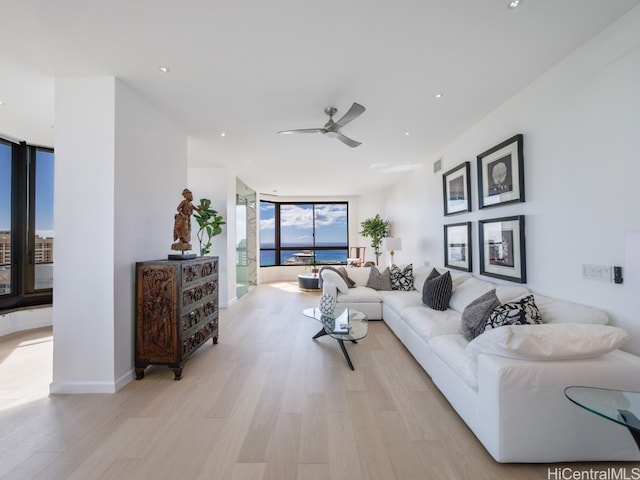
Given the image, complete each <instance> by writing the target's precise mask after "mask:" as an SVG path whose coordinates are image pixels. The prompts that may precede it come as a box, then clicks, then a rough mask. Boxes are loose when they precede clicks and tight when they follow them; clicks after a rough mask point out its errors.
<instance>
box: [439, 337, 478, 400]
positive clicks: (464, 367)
mask: <svg viewBox="0 0 640 480" xmlns="http://www.w3.org/2000/svg"><path fill="white" fill-rule="evenodd" d="M468 344H469V342H467V340H466V339H465V338H464V337H463V336H462V335H460V334H453V335H440V336H438V337H433V338H432V339H431V340H429V348H431V351H432V352H433V353H434V355H436V356H437V357H439V358H440V359H441V360H442V361H443V362H444V363H445V364H446V365H447V366H448V367H449V368H451V370H453V371H454V372H455V373H456V374H457V375H458V376H459V377H460V378H461V379H462V380H463V381H464V382H465V383H466V384H467V385H469V386H470V387H471V388H473V389H477V388H478V374H477V366H476V363H475V362H474V361H473V360H472V359H471V358H470V357H469V356H468V355H467V354H466V347H467V345H468Z"/></svg>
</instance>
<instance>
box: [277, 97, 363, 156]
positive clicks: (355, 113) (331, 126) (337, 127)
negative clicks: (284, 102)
mask: <svg viewBox="0 0 640 480" xmlns="http://www.w3.org/2000/svg"><path fill="white" fill-rule="evenodd" d="M337 111H338V109H337V108H335V107H327V108H325V109H324V113H326V114H327V115H329V121H328V122H327V123H325V124H324V127H320V128H299V129H297V130H282V131H280V132H278V133H322V134H323V135H326V136H327V137H333V138H337V139H338V140H340V141H341V142H342V143H344V144H345V145H348V146H350V147H357V146H358V145H361V142H356V141H355V140H353V139H351V138H349V137H346V136H344V135H343V134H342V133H341V130H342V127H344V126H345V125H346V124H347V123H349V122H350V121H352V120H354V119H356V118H358V117H359V116H360V115H362V113H363V112H364V111H365V108H364V107H363V106H362V105H360V104H359V103H355V102H354V104H353V105H351V108H350V109H349V111H348V112H347V113H345V114H344V115H343V116H342V118H341V119H340V120H338V121H337V122H334V121H333V116H334V115H335V114H336V112H337Z"/></svg>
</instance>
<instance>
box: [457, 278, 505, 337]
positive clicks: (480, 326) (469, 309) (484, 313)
mask: <svg viewBox="0 0 640 480" xmlns="http://www.w3.org/2000/svg"><path fill="white" fill-rule="evenodd" d="M499 306H500V300H498V297H497V296H496V289H495V288H494V289H493V290H489V291H488V292H487V293H485V294H482V295H480V296H479V297H478V298H476V299H475V300H474V301H473V302H471V303H470V304H469V305H467V306H466V307H465V309H464V310H463V312H462V322H461V323H462V325H461V327H462V335H464V338H466V339H467V340H469V341H471V340H473V339H474V338H476V337H477V336H478V335H480V334H481V333H482V332H484V327H485V325H486V323H487V319H488V318H489V314H490V313H491V312H493V310H494V309H495V308H496V307H499Z"/></svg>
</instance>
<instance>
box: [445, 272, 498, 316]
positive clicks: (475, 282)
mask: <svg viewBox="0 0 640 480" xmlns="http://www.w3.org/2000/svg"><path fill="white" fill-rule="evenodd" d="M494 288H496V286H495V285H494V284H492V283H489V282H485V281H484V280H480V279H479V278H475V277H472V278H469V279H467V280H465V281H464V282H462V283H461V284H460V285H458V286H457V287H454V288H453V292H452V293H451V300H449V308H453V309H454V310H455V311H456V312H460V313H462V312H463V311H464V309H465V307H466V306H467V305H469V304H470V303H471V302H473V301H474V300H475V299H476V298H478V297H479V296H480V295H483V294H485V293H487V292H488V291H489V290H493V289H494Z"/></svg>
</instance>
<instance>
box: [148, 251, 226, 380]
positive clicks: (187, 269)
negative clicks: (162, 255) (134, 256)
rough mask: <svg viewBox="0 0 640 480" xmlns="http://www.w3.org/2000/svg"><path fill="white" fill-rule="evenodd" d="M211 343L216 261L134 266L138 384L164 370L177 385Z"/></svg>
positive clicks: (214, 332)
mask: <svg viewBox="0 0 640 480" xmlns="http://www.w3.org/2000/svg"><path fill="white" fill-rule="evenodd" d="M210 338H211V339H213V343H214V344H216V343H218V257H199V258H194V259H190V260H158V261H150V262H138V263H136V346H135V368H136V379H137V380H140V379H142V378H144V371H145V369H146V368H147V367H148V366H149V365H167V366H168V367H169V368H171V369H172V370H173V372H174V375H175V379H176V380H180V378H182V368H183V365H184V363H185V362H186V360H187V359H188V358H189V356H190V355H191V354H192V353H193V352H194V351H195V350H196V349H197V348H198V347H200V346H201V345H202V344H203V343H205V342H206V341H207V340H209V339H210Z"/></svg>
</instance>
